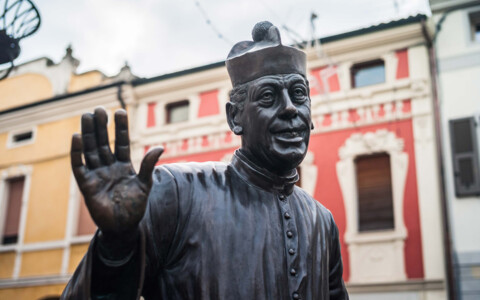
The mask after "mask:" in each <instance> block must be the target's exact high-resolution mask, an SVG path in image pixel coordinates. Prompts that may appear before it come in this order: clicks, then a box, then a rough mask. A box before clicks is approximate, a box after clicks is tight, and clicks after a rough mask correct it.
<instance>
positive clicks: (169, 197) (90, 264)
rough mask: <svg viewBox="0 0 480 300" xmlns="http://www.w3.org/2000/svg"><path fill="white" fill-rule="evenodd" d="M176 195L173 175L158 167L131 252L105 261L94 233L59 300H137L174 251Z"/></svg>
mask: <svg viewBox="0 0 480 300" xmlns="http://www.w3.org/2000/svg"><path fill="white" fill-rule="evenodd" d="M177 191H178V189H177V185H176V181H175V178H174V177H173V176H172V174H171V173H170V172H169V171H168V170H167V169H166V168H164V167H158V168H157V169H156V170H155V171H154V172H153V185H152V189H151V191H150V195H149V198H148V204H147V207H146V211H145V215H144V217H143V219H142V221H141V222H140V224H139V230H138V235H137V240H136V241H135V243H134V247H133V249H132V252H131V253H129V254H127V256H126V257H125V258H122V259H119V260H113V259H111V258H106V257H104V256H105V253H103V252H100V251H99V248H100V247H101V245H100V244H99V242H100V237H99V235H100V231H99V232H97V233H96V234H95V236H94V238H93V239H92V242H91V244H90V247H89V249H88V251H87V254H86V255H85V257H84V258H83V259H82V261H81V263H80V264H79V266H78V267H77V270H76V271H75V273H74V275H73V277H72V279H71V280H70V282H69V283H68V285H67V287H66V288H65V290H64V292H63V295H62V298H61V299H90V297H91V299H138V297H139V296H140V295H141V294H142V290H144V289H145V288H146V289H148V288H149V287H150V286H151V285H150V284H149V282H150V280H154V279H155V278H154V275H155V274H156V273H157V271H158V269H160V268H162V267H163V266H164V265H165V264H166V263H167V261H166V260H167V258H168V256H169V252H170V251H172V250H173V248H172V241H173V238H174V233H175V230H176V225H177V223H178V220H177V215H178V214H177V212H178V193H177ZM146 261H148V264H146V263H145V262H146ZM147 265H148V266H147ZM87 295H88V296H87ZM120 296H121V298H118V297H120Z"/></svg>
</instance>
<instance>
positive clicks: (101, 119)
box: [95, 107, 115, 165]
mask: <svg viewBox="0 0 480 300" xmlns="http://www.w3.org/2000/svg"><path fill="white" fill-rule="evenodd" d="M107 121H108V116H107V112H106V111H105V109H103V108H101V107H99V108H97V109H95V125H96V126H95V129H96V137H97V149H98V154H99V157H100V160H101V162H102V163H103V164H105V165H111V164H113V163H114V162H115V157H114V156H113V154H112V150H110V143H109V141H108V130H107Z"/></svg>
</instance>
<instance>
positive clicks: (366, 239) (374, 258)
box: [336, 130, 408, 283]
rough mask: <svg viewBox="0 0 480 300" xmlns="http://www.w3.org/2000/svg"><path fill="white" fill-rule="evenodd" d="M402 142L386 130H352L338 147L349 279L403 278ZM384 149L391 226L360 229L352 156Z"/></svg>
mask: <svg viewBox="0 0 480 300" xmlns="http://www.w3.org/2000/svg"><path fill="white" fill-rule="evenodd" d="M403 149H404V141H403V140H402V139H401V138H398V137H396V136H395V133H393V132H390V131H387V130H378V131H376V132H368V133H365V134H361V133H355V134H353V135H352V136H350V137H349V138H348V139H347V140H346V141H345V143H344V145H343V146H342V147H341V148H340V149H339V157H340V160H339V161H338V162H337V165H336V168H337V176H338V181H339V183H340V188H341V191H342V195H343V199H344V203H345V211H346V217H347V224H346V231H345V242H346V243H347V245H348V250H349V258H350V269H351V270H350V271H351V277H350V282H358V283H365V282H392V281H403V280H406V273H405V263H404V253H403V250H404V240H405V239H406V237H407V230H406V227H405V223H404V219H403V198H404V190H405V183H406V176H407V170H408V154H407V153H405V152H403ZM381 152H386V153H387V154H388V155H389V156H390V165H391V173H392V193H393V210H394V228H393V229H392V230H381V231H370V232H360V231H359V230H358V195H357V184H356V182H357V181H356V172H355V161H354V160H355V158H356V157H358V156H360V155H368V154H374V153H381Z"/></svg>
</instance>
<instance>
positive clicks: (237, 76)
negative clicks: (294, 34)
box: [225, 21, 307, 86]
mask: <svg viewBox="0 0 480 300" xmlns="http://www.w3.org/2000/svg"><path fill="white" fill-rule="evenodd" d="M252 38H253V42H251V41H243V42H239V43H237V44H235V46H233V48H232V50H230V53H229V54H228V57H227V60H226V61H225V64H226V66H227V70H228V74H229V75H230V80H231V81H232V85H233V86H236V85H238V84H242V83H246V82H249V81H252V80H254V79H257V78H260V77H262V76H266V75H275V74H300V75H303V76H306V61H307V57H306V55H305V53H304V52H302V51H300V50H298V49H296V48H293V47H289V46H284V45H282V41H281V38H280V32H279V31H278V28H277V27H275V26H273V24H272V23H270V22H268V21H264V22H260V23H257V24H256V25H255V27H254V28H253V30H252Z"/></svg>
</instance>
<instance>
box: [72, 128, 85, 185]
mask: <svg viewBox="0 0 480 300" xmlns="http://www.w3.org/2000/svg"><path fill="white" fill-rule="evenodd" d="M82 147H83V146H82V137H81V136H80V135H79V134H78V133H76V134H74V135H73V136H72V147H71V148H70V163H71V164H72V171H73V175H74V176H75V180H77V183H78V185H79V186H80V185H82V184H83V183H84V182H85V176H86V174H87V171H88V170H87V168H86V167H85V165H84V164H83V161H82Z"/></svg>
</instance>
